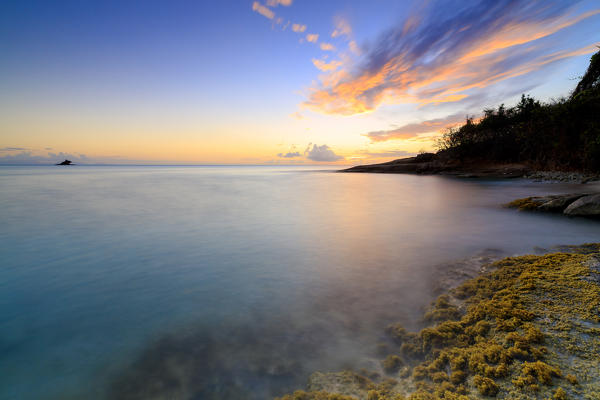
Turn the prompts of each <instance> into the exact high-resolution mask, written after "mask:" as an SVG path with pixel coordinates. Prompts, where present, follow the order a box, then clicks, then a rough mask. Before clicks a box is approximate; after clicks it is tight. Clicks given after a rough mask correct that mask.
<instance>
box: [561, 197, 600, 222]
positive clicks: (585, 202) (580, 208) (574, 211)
mask: <svg viewBox="0 0 600 400" xmlns="http://www.w3.org/2000/svg"><path fill="white" fill-rule="evenodd" d="M564 213H565V214H566V215H581V216H587V217H600V193H598V194H593V195H589V196H583V197H581V198H579V199H577V200H575V201H574V202H573V203H571V204H570V205H569V206H568V207H567V208H566V209H565V211H564Z"/></svg>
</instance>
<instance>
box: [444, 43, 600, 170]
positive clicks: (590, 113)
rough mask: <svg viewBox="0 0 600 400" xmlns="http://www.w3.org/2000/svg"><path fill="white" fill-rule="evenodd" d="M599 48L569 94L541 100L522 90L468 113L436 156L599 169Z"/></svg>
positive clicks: (445, 140)
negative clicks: (508, 102)
mask: <svg viewBox="0 0 600 400" xmlns="http://www.w3.org/2000/svg"><path fill="white" fill-rule="evenodd" d="M598 115H600V51H599V52H597V53H596V54H594V55H593V56H592V58H591V60H590V65H589V67H588V70H587V71H586V73H585V75H584V76H583V77H582V78H581V80H580V82H579V84H578V85H577V87H576V88H575V90H574V91H573V93H572V95H571V96H570V97H568V98H560V99H558V100H554V101H551V102H549V103H542V102H540V101H538V100H535V99H534V98H532V97H530V96H526V95H523V96H522V97H521V101H520V102H519V104H517V105H516V106H514V107H509V108H506V107H505V106H504V104H502V105H500V106H499V107H498V108H496V109H486V110H483V117H482V118H481V119H479V120H475V119H474V118H469V117H467V120H466V123H465V124H464V125H462V126H460V127H457V128H452V129H449V130H448V131H447V132H446V133H445V134H444V135H443V136H442V138H441V139H440V141H439V143H438V147H439V150H440V151H439V152H438V155H439V156H443V157H446V158H448V159H451V160H459V161H463V162H472V161H482V160H484V161H491V162H498V163H526V164H530V165H531V166H532V167H535V168H536V169H555V170H583V171H594V172H596V171H600V119H599V118H598Z"/></svg>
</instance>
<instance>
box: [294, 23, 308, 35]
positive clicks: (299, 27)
mask: <svg viewBox="0 0 600 400" xmlns="http://www.w3.org/2000/svg"><path fill="white" fill-rule="evenodd" d="M292 30H293V31H294V32H298V33H302V32H304V31H305V30H306V25H302V24H292Z"/></svg>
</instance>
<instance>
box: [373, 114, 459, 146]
mask: <svg viewBox="0 0 600 400" xmlns="http://www.w3.org/2000/svg"><path fill="white" fill-rule="evenodd" d="M465 118H466V113H456V114H452V115H448V116H447V117H444V118H436V119H430V120H427V121H422V122H417V123H412V124H407V125H403V126H401V127H399V128H395V129H390V130H384V131H373V132H369V133H367V134H365V136H367V137H368V138H369V139H371V141H372V142H383V141H386V140H394V139H411V138H414V137H416V136H418V135H420V134H422V133H430V132H440V131H443V130H444V129H446V128H450V127H452V126H456V125H457V124H459V123H462V122H464V121H465Z"/></svg>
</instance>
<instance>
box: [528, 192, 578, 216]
mask: <svg viewBox="0 0 600 400" xmlns="http://www.w3.org/2000/svg"><path fill="white" fill-rule="evenodd" d="M584 196H587V194H585V193H581V194H566V195H564V196H557V197H555V198H553V199H551V200H549V201H547V202H545V203H543V204H542V205H540V206H538V210H540V211H547V212H563V211H564V210H565V208H567V206H568V205H569V204H571V203H573V202H574V201H575V200H577V199H580V198H581V197H584Z"/></svg>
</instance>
